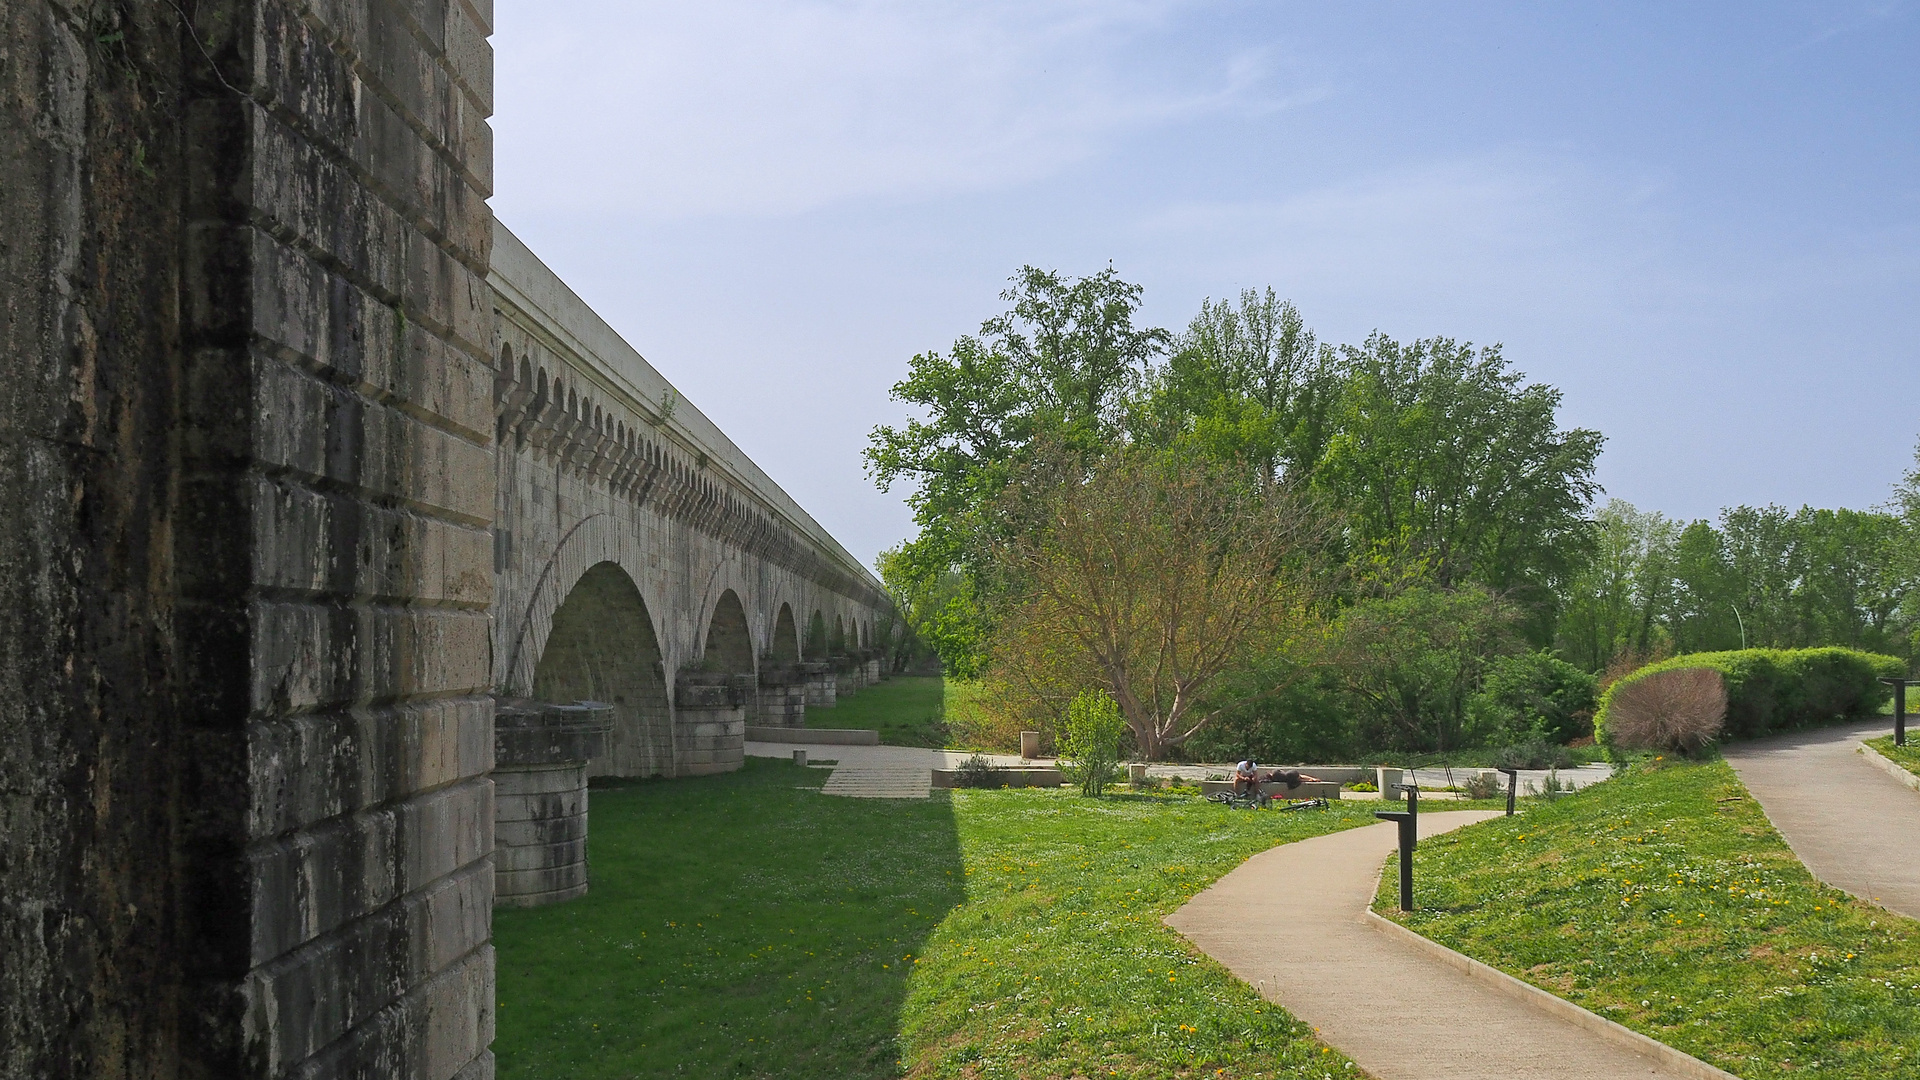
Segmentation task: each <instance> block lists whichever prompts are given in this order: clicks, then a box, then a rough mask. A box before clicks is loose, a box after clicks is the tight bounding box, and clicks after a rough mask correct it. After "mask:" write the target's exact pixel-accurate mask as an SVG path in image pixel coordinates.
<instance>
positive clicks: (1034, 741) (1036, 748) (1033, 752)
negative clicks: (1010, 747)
mask: <svg viewBox="0 0 1920 1080" xmlns="http://www.w3.org/2000/svg"><path fill="white" fill-rule="evenodd" d="M1039 756H1040V733H1039V732H1037V731H1023V732H1021V733H1020V757H1021V758H1022V759H1023V760H1025V761H1032V760H1033V759H1034V758H1037V757H1039Z"/></svg>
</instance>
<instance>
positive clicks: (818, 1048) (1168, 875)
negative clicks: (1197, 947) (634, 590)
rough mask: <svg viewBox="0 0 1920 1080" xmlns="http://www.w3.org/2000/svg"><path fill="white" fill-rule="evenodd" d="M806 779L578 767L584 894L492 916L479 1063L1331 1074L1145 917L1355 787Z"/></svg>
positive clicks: (859, 1072)
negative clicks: (867, 787) (605, 778)
mask: <svg viewBox="0 0 1920 1080" xmlns="http://www.w3.org/2000/svg"><path fill="white" fill-rule="evenodd" d="M876 689H877V688H876ZM824 775H825V773H824V772H823V771H822V770H818V769H814V770H806V769H799V768H795V767H794V766H793V765H791V764H790V763H786V762H780V761H771V760H766V759H749V761H748V763H747V767H746V768H745V769H744V770H743V771H742V772H739V773H735V774H732V775H729V776H722V777H706V778H700V779H692V780H670V781H648V782H642V783H633V784H627V785H623V786H618V787H609V788H596V789H595V790H594V791H593V794H592V799H593V802H592V806H593V817H592V831H591V834H590V838H589V843H590V845H591V857H592V860H593V861H592V866H593V888H592V891H591V892H590V893H589V894H588V895H587V896H586V897H584V898H582V899H580V900H576V901H573V902H571V903H568V904H561V905H556V906H554V907H550V908H539V909H533V910H509V909H502V910H500V911H497V912H496V913H495V921H494V942H495V946H496V948H497V950H498V959H499V1012H498V1016H499V1024H498V1027H499V1034H498V1038H497V1039H496V1041H495V1043H494V1052H495V1053H496V1054H497V1055H498V1059H499V1074H500V1076H502V1077H503V1078H510V1080H518V1078H535V1077H540V1078H545V1077H561V1076H565V1077H570V1078H572V1077H580V1078H590V1077H638V1076H665V1075H691V1076H741V1077H801V1076H811V1077H899V1076H910V1077H916V1078H917V1077H969V1078H974V1077H977V1078H998V1077H1007V1078H1013V1077H1069V1076H1082V1077H1094V1076H1100V1077H1105V1076H1121V1077H1187V1076H1194V1077H1198V1076H1212V1075H1214V1074H1215V1070H1217V1069H1224V1070H1226V1072H1225V1074H1224V1075H1227V1076H1232V1077H1235V1078H1238V1080H1250V1078H1255V1077H1283V1076H1284V1077H1290V1078H1291V1077H1309V1076H1310V1077H1313V1078H1315V1080H1320V1078H1322V1077H1326V1076H1340V1075H1343V1074H1349V1075H1350V1072H1349V1068H1348V1062H1347V1060H1346V1059H1345V1058H1344V1057H1342V1056H1341V1055H1339V1054H1338V1053H1336V1052H1332V1051H1329V1050H1327V1049H1326V1048H1325V1047H1324V1046H1322V1045H1321V1044H1320V1043H1318V1042H1317V1041H1315V1039H1314V1038H1313V1035H1312V1032H1311V1031H1310V1030H1308V1029H1307V1028H1306V1027H1305V1026H1304V1025H1302V1024H1300V1023H1299V1022H1297V1021H1295V1020H1294V1019H1293V1018H1292V1017H1291V1016H1290V1015H1289V1014H1287V1013H1286V1012H1285V1011H1283V1010H1281V1009H1279V1008H1277V1007H1275V1006H1272V1005H1269V1004H1267V1003H1265V1002H1264V1001H1262V1000H1261V999H1260V997H1259V996H1258V995H1257V994H1256V993H1255V992H1254V991H1253V990H1252V989H1251V988H1249V987H1247V986H1246V985H1244V984H1242V983H1240V982H1239V981H1238V980H1236V979H1234V978H1233V977H1232V976H1231V975H1230V974H1228V973H1227V972H1226V970H1225V969H1224V968H1221V967H1220V966H1219V965H1217V964H1215V963H1214V962H1213V961H1211V960H1208V959H1206V958H1205V957H1202V956H1199V955H1198V954H1196V953H1194V952H1193V951H1192V950H1190V949H1189V948H1188V947H1187V946H1186V944H1185V942H1184V941H1183V940H1182V939H1181V938H1180V937H1178V936H1177V935H1175V934H1174V933H1173V932H1172V931H1171V930H1168V929H1167V928H1165V927H1164V926H1162V925H1161V923H1160V917H1161V916H1162V915H1164V914H1166V913H1167V912H1170V911H1172V910H1173V909H1175V908H1176V907H1178V906H1179V905H1180V904H1181V903H1183V902H1185V900H1186V899H1187V898H1188V897H1189V896H1191V895H1192V894H1193V893H1195V892H1197V891H1198V890H1199V889H1201V888H1204V887H1205V886H1206V885H1207V884H1208V883H1209V882H1211V881H1212V880H1214V879H1215V878H1216V877H1218V876H1219V875H1221V874H1223V873H1225V872H1226V871H1228V870H1230V869H1232V868H1233V867H1234V866H1236V865H1238V864H1239V863H1240V862H1241V861H1242V860H1244V859H1245V858H1246V857H1247V856H1249V855H1252V854H1254V853H1256V852H1259V851H1262V850H1264V849H1266V848H1268V847H1271V846H1273V845H1274V844H1276V843H1280V842H1284V841H1287V840H1294V839H1300V838H1303V837H1306V836H1311V835H1316V834H1319V833H1324V832H1330V831H1334V830H1337V829H1340V828H1344V827H1347V826H1351V825H1359V824H1365V823H1368V822H1370V821H1371V820H1372V818H1371V816H1370V810H1371V807H1370V806H1366V805H1353V804H1349V805H1346V806H1338V805H1336V807H1335V808H1334V809H1331V810H1328V811H1308V812H1301V813H1291V814H1278V813H1272V812H1238V813H1236V812H1232V811H1228V810H1225V809H1223V808H1221V807H1218V806H1215V805H1212V804H1208V803H1203V802H1201V801H1199V800H1197V799H1194V798H1191V797H1161V796H1142V795H1118V796H1112V797H1108V798H1104V799H1097V800H1096V799H1083V798H1080V797H1078V796H1077V795H1073V794H1070V793H1068V792H1064V791H1063V792H1045V791H1036V790H1014V791H962V792H953V793H948V792H937V793H936V794H935V797H934V798H932V799H930V800H927V801H925V802H917V801H914V802H889V801H877V800H862V799H841V798H832V797H827V796H823V795H820V794H818V792H817V791H815V790H812V789H813V788H815V787H817V786H818V785H819V784H820V783H821V781H822V778H823V777H824Z"/></svg>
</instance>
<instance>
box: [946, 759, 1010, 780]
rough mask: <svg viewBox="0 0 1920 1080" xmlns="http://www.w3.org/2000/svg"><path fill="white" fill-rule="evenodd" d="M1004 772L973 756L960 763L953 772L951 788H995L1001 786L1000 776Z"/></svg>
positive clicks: (990, 763)
mask: <svg viewBox="0 0 1920 1080" xmlns="http://www.w3.org/2000/svg"><path fill="white" fill-rule="evenodd" d="M1004 772H1006V770H1005V769H1002V768H1001V767H1000V766H998V765H995V764H994V763H993V762H991V761H988V760H987V759H986V758H983V757H981V756H980V755H979V754H975V755H973V756H972V757H970V758H968V759H967V760H965V761H963V762H961V763H960V767H959V768H957V769H955V770H953V786H954V787H963V788H996V787H999V786H1000V785H1001V783H1002V782H1003V781H1002V778H1001V774H1003V773H1004Z"/></svg>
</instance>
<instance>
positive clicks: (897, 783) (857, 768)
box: [747, 742, 966, 799]
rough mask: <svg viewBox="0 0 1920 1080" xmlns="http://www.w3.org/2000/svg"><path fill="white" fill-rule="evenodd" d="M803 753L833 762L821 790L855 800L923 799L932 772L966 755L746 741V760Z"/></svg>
mask: <svg viewBox="0 0 1920 1080" xmlns="http://www.w3.org/2000/svg"><path fill="white" fill-rule="evenodd" d="M795 750H805V751H806V752H807V760H808V761H809V762H816V761H831V762H834V763H835V764H834V766H833V772H831V773H830V774H828V776H827V782H826V785H825V786H824V787H822V788H821V789H820V790H821V791H822V792H824V793H826V794H828V795H844V796H847V797H849V798H854V799H924V798H926V797H927V796H928V795H930V794H932V792H933V770H934V769H936V768H940V769H944V768H950V767H951V766H949V765H947V764H945V762H946V761H948V760H949V759H951V760H953V761H960V760H963V759H964V758H965V757H966V755H965V754H950V753H948V752H947V751H945V750H922V749H919V748H917V747H912V746H830V745H827V744H825V743H788V742H777V743H769V742H749V743H747V756H748V757H774V758H791V757H792V756H793V752H794V751H795Z"/></svg>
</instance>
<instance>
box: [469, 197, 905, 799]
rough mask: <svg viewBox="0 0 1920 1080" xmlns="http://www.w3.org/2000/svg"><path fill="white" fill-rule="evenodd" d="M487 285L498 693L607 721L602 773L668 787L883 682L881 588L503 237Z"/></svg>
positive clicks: (733, 764) (888, 612) (886, 632)
mask: <svg viewBox="0 0 1920 1080" xmlns="http://www.w3.org/2000/svg"><path fill="white" fill-rule="evenodd" d="M488 280H489V282H490V283H491V284H492V286H493V300H494V309H495V311H496V313H497V317H496V337H497V339H498V351H497V354H496V355H497V357H498V361H497V366H496V374H495V378H494V399H495V405H496V409H497V414H498V424H497V429H496V438H497V449H496V451H495V453H494V468H495V475H496V477H497V482H496V485H495V490H496V496H495V497H496V503H495V511H494V522H495V524H494V571H495V578H494V605H493V606H494V622H493V681H494V685H495V686H496V687H498V688H499V690H500V692H501V693H503V694H505V695H510V696H529V697H534V698H538V699H541V700H546V701H560V702H565V701H572V700H575V699H589V700H596V701H606V702H612V703H614V704H615V705H616V711H615V721H614V730H613V733H612V739H611V746H610V748H609V753H608V754H607V755H606V756H605V757H603V758H600V759H598V760H596V761H595V762H594V764H593V765H592V767H591V771H592V772H594V773H596V774H607V775H617V776H648V775H669V776H672V775H689V774H698V773H704V772H713V771H717V770H720V769H728V768H737V767H738V766H739V764H740V761H741V754H742V751H743V745H742V737H743V726H744V725H745V724H746V723H747V722H750V721H751V722H760V723H766V724H772V725H787V724H792V723H796V722H798V721H799V719H800V717H801V714H802V713H801V711H802V709H803V708H804V704H805V701H806V700H807V697H808V692H809V691H811V700H812V702H813V703H814V704H815V705H825V704H831V703H833V701H834V700H835V697H836V693H837V691H838V690H840V689H842V688H844V689H848V690H851V689H857V688H858V687H859V686H861V685H864V684H865V683H866V682H867V681H870V680H871V679H873V678H877V677H878V676H879V674H880V670H879V669H880V667H881V661H880V647H879V645H880V642H881V641H883V640H886V639H890V638H891V633H890V629H889V628H890V623H891V618H892V605H891V602H890V601H889V600H888V599H887V596H886V594H885V593H884V592H883V591H882V590H881V588H880V584H879V582H878V581H876V580H875V579H874V577H873V575H872V574H871V573H870V572H868V571H867V570H866V569H865V568H864V567H862V566H861V565H860V563H859V561H858V560H856V559H855V558H853V556H851V555H849V554H847V552H846V551H845V549H843V548H842V547H841V546H840V544H839V543H838V542H836V541H835V540H834V539H833V537H831V536H829V535H828V534H827V532H826V531H825V530H824V529H822V528H821V527H820V526H819V525H818V524H817V523H816V522H815V521H814V520H813V518H812V517H810V516H808V515H807V513H806V511H804V510H802V509H801V508H800V507H799V506H798V505H797V504H796V503H795V502H794V501H793V500H792V499H791V498H789V497H788V496H787V494H786V492H784V491H782V490H780V488H779V487H778V486H777V485H776V484H774V483H773V481H771V480H769V479H768V478H767V476H766V474H765V473H763V472H762V471H761V470H760V468H759V466H757V465H755V464H754V463H753V462H752V461H751V460H749V459H748V458H747V456H746V455H745V454H743V453H741V452H740V450H739V448H738V447H736V446H734V444H733V442H732V441H731V440H729V439H728V438H727V437H726V436H725V435H724V434H722V433H721V432H720V430H719V429H718V428H717V427H715V426H714V425H713V423H712V422H711V421H709V420H708V419H707V418H706V417H705V416H704V415H702V414H701V413H700V412H699V410H697V409H695V408H694V407H693V406H692V405H691V404H690V403H688V402H686V401H684V400H682V399H680V398H679V397H678V395H677V394H676V393H675V391H674V390H673V389H672V387H671V386H670V385H668V383H667V381H666V380H665V379H663V378H662V377H661V376H660V374H659V373H658V372H657V371H655V370H654V369H653V368H652V367H651V366H650V365H649V364H648V363H647V362H646V361H645V360H644V359H642V358H641V356H640V354H639V353H637V352H635V351H634V350H633V348H632V347H631V346H630V345H628V344H627V343H626V342H625V341H623V340H622V339H621V338H620V337H619V336H618V335H617V334H615V333H614V332H613V331H612V329H611V328H609V327H608V326H607V325H606V323H605V322H603V321H602V320H601V319H600V317H599V316H598V315H596V314H594V312H593V311H592V310H591V309H590V308H588V307H587V306H586V304H585V303H583V302H582V301H581V300H580V299H579V298H578V297H577V296H575V295H574V294H573V292H572V290H570V289H568V288H567V286H566V285H565V284H564V283H563V282H561V281H560V279H559V278H557V277H556V276H554V274H553V272H552V271H550V270H548V269H547V267H546V266H545V265H544V264H542V263H541V262H540V261H539V259H537V258H535V257H534V255H533V253H532V252H530V251H528V250H527V248H526V247H525V245H523V244H521V243H520V241H519V240H518V238H516V237H515V236H514V235H513V234H512V233H511V232H509V231H507V230H506V229H505V228H504V227H502V226H500V225H498V224H496V225H495V226H494V243H493V260H492V266H491V269H490V272H489V275H488ZM809 684H811V685H809Z"/></svg>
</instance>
